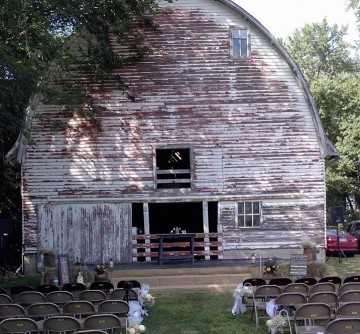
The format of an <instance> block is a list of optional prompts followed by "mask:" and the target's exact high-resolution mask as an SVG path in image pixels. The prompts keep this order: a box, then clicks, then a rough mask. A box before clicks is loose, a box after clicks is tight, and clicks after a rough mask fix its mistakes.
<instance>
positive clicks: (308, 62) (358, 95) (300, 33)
mask: <svg viewBox="0 0 360 334" xmlns="http://www.w3.org/2000/svg"><path fill="white" fill-rule="evenodd" d="M345 36H346V27H338V26H337V25H333V26H329V24H328V23H327V21H326V19H324V20H323V21H322V22H321V23H318V24H306V25H305V26H304V27H303V28H302V29H297V30H296V31H295V33H294V34H293V36H290V37H289V38H287V39H286V40H285V41H284V45H285V47H286V48H287V49H288V51H289V53H290V54H291V55H292V56H293V58H294V59H295V61H296V62H297V63H298V65H299V67H300V68H301V70H302V71H303V73H304V75H305V76H306V78H307V79H308V81H309V86H310V90H311V92H312V94H313V97H314V100H315V102H316V104H317V107H318V109H319V114H320V117H321V120H322V123H323V126H324V130H325V132H326V134H327V136H328V137H329V139H330V140H331V141H332V143H334V144H335V146H336V148H337V149H338V150H339V152H340V155H341V158H340V160H339V161H337V162H336V163H334V164H332V165H330V166H329V167H328V168H327V171H326V184H327V205H328V207H332V206H345V207H346V208H347V209H348V210H347V213H348V217H349V218H355V217H356V216H357V215H358V214H359V212H358V211H356V210H359V208H360V183H359V174H358V172H359V170H358V168H359V167H358V163H359V160H360V138H359V136H360V132H359V131H360V73H359V64H358V62H357V60H356V59H355V58H354V56H353V52H352V51H353V49H352V48H353V47H352V46H351V45H349V44H348V43H346V42H345V40H344V37H345Z"/></svg>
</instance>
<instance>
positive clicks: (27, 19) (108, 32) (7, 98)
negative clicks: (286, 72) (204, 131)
mask: <svg viewBox="0 0 360 334" xmlns="http://www.w3.org/2000/svg"><path fill="white" fill-rule="evenodd" d="M168 2H172V1H171V0H168ZM158 13H159V11H158V7H157V1H156V0H106V1H103V0H71V1H70V0H3V1H2V2H1V6H0V22H1V23H0V24H1V29H0V159H1V172H0V187H1V194H0V218H1V217H2V216H6V217H12V218H13V219H14V221H17V222H18V223H19V222H21V218H20V217H21V201H20V192H19V188H20V187H19V184H20V173H19V171H18V170H14V169H12V168H10V167H9V166H7V165H6V164H5V155H6V153H7V152H8V151H9V149H10V148H11V146H12V145H13V144H14V142H15V140H16V137H17V136H18V134H19V132H20V131H21V130H22V129H24V118H25V109H26V107H27V105H28V101H29V98H30V96H31V94H32V93H35V92H37V93H39V94H41V96H42V98H43V99H47V98H51V99H54V98H57V99H58V101H61V102H62V103H66V104H68V105H69V106H71V107H79V106H80V107H81V108H82V111H83V112H84V115H85V116H86V117H87V118H88V119H89V120H90V121H91V122H92V124H93V125H94V126H96V117H94V113H96V106H94V105H93V104H92V103H91V99H90V97H89V96H87V95H86V93H85V87H84V86H83V85H82V84H81V82H80V81H79V82H75V83H74V82H72V83H69V82H68V81H66V80H64V78H66V77H67V73H68V71H69V70H71V69H73V68H74V67H76V68H78V69H81V70H82V71H86V72H87V73H90V74H91V75H93V76H94V78H96V80H98V81H100V82H101V80H116V81H117V82H118V84H119V85H118V86H119V89H123V90H124V89H126V87H125V86H124V85H123V83H122V81H121V77H119V76H113V75H112V74H111V69H112V68H114V67H120V68H121V67H124V66H126V64H127V62H130V61H132V60H133V59H134V58H138V57H141V56H142V55H143V54H144V53H145V52H147V48H146V47H145V45H144V44H143V43H142V38H141V33H140V31H139V27H140V28H141V27H142V26H150V27H152V28H154V29H155V28H156V24H155V19H156V15H157V14H158ZM111 38H116V39H117V40H118V41H120V42H121V44H122V45H123V46H124V47H127V48H128V49H129V51H130V52H129V57H128V58H127V59H124V58H121V57H119V56H118V55H117V54H116V53H114V52H113V51H112V50H111V48H110V47H109V43H110V40H111ZM49 83H51V84H49ZM54 84H55V85H54Z"/></svg>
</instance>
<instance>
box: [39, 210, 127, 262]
mask: <svg viewBox="0 0 360 334" xmlns="http://www.w3.org/2000/svg"><path fill="white" fill-rule="evenodd" d="M38 221H39V225H38V226H39V231H38V236H39V240H38V244H39V246H40V247H54V248H55V249H56V250H57V252H58V253H59V254H67V255H68V256H69V258H70V259H71V260H72V261H74V260H75V259H76V258H77V259H78V260H81V261H82V262H83V263H108V261H109V259H110V257H112V258H113V260H114V261H115V262H119V263H129V262H131V257H132V245H131V205H129V204H82V205H79V204H77V205H71V204H45V205H40V207H39V211H38Z"/></svg>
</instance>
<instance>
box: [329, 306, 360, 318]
mask: <svg viewBox="0 0 360 334" xmlns="http://www.w3.org/2000/svg"><path fill="white" fill-rule="evenodd" d="M335 317H336V318H360V302H348V303H344V304H342V305H340V306H339V307H338V308H337V309H336V311H335Z"/></svg>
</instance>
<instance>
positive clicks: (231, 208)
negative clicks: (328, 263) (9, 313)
mask: <svg viewBox="0 0 360 334" xmlns="http://www.w3.org/2000/svg"><path fill="white" fill-rule="evenodd" d="M159 4H160V8H161V9H162V10H166V12H167V15H161V16H159V17H158V19H157V23H158V29H157V30H156V31H154V30H153V29H143V30H142V34H143V36H144V37H145V41H146V43H147V45H148V46H149V47H150V49H151V53H149V54H147V55H146V56H145V57H144V58H143V59H141V60H138V61H136V62H133V63H132V64H129V65H128V66H127V67H126V68H125V69H120V68H119V69H117V70H115V71H114V73H115V74H119V75H120V76H121V78H122V80H123V81H124V82H125V83H126V84H127V85H128V94H127V96H131V97H132V98H131V99H129V98H128V97H127V96H126V95H124V94H123V92H121V91H119V89H118V88H117V87H116V86H115V85H108V86H106V87H103V86H100V85H99V84H97V83H96V82H95V83H94V82H92V81H89V82H87V92H88V94H90V95H91V97H92V99H93V100H94V101H95V102H96V104H97V105H100V106H101V112H99V114H98V115H97V121H98V123H99V125H100V128H101V131H98V132H96V131H93V130H92V129H91V128H89V124H88V123H87V120H86V119H84V117H83V116H82V115H80V114H78V113H76V111H73V110H69V109H67V108H64V106H62V105H57V104H55V103H51V101H44V100H43V99H42V97H41V96H39V95H38V94H34V96H33V97H32V98H31V101H30V104H29V107H28V110H27V115H28V126H29V128H30V129H31V131H30V132H29V135H28V136H25V135H20V136H19V139H18V141H17V143H16V144H15V145H14V147H13V149H12V150H11V152H9V155H8V158H9V160H12V161H15V160H17V161H18V162H19V163H20V164H21V170H22V201H23V243H24V258H25V260H26V262H27V269H28V270H30V269H31V268H36V267H40V266H41V261H40V257H39V250H40V249H41V248H43V247H50V248H54V249H56V250H57V252H58V253H61V254H67V255H68V257H69V260H70V261H75V260H76V259H79V260H80V261H82V262H84V263H88V264H94V263H105V262H107V261H109V259H110V258H112V259H113V260H114V262H115V263H133V262H138V261H154V260H156V258H157V254H158V235H159V234H167V233H169V234H170V233H175V232H177V231H182V232H186V233H187V234H189V233H191V234H194V235H195V258H196V259H197V260H204V261H211V260H213V259H238V258H246V257H248V256H249V254H250V253H251V252H252V251H254V250H260V251H261V252H263V254H267V255H268V256H273V257H274V256H277V257H281V258H288V257H290V254H292V253H299V252H301V251H302V250H301V240H302V239H303V238H306V237H309V238H311V239H313V240H314V241H315V242H316V244H317V248H318V251H319V252H320V256H321V255H322V256H323V255H324V247H325V222H326V189H325V166H326V164H327V163H328V162H329V161H331V160H332V159H334V158H336V157H337V156H338V152H337V151H336V150H335V149H334V147H333V146H332V144H331V143H330V142H329V141H328V139H327V138H326V135H325V133H324V130H323V128H322V124H321V121H320V118H319V115H318V111H317V108H316V105H315V104H314V101H313V98H312V96H311V93H310V91H309V88H308V86H307V83H306V81H305V80H304V77H303V75H302V73H301V71H300V70H299V68H298V66H297V65H296V64H295V63H294V61H293V60H292V58H291V57H290V56H289V54H288V53H287V52H286V51H285V50H284V48H283V47H282V45H281V44H280V43H279V41H277V40H276V39H275V38H274V37H273V36H272V35H271V33H270V32H269V31H268V30H267V29H266V28H265V27H264V26H263V25H262V24H261V23H260V22H259V21H257V20H256V19H255V18H254V17H253V16H252V15H251V14H249V13H248V12H246V10H244V9H243V8H241V7H240V6H238V5H237V4H235V3H234V2H232V1H230V0H218V1H214V0H197V1H193V0H178V1H175V2H174V3H168V2H167V1H162V0H161V1H159ZM110 47H111V48H112V49H113V50H115V51H116V52H119V53H121V52H124V50H123V48H122V46H121V45H119V44H118V43H117V41H116V40H115V39H113V40H111V41H110ZM44 119H52V120H54V121H58V122H61V123H62V124H65V126H63V127H59V128H58V129H54V127H52V126H51V125H50V124H49V123H46V122H44ZM53 124H54V123H53ZM176 246H177V247H176V249H175V250H173V253H176V254H178V255H186V254H188V252H189V250H188V249H187V246H188V243H187V242H186V241H181V240H180V241H179V242H178V243H177V245H176ZM173 253H171V252H170V251H169V252H168V255H169V254H170V255H171V254H173Z"/></svg>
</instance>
